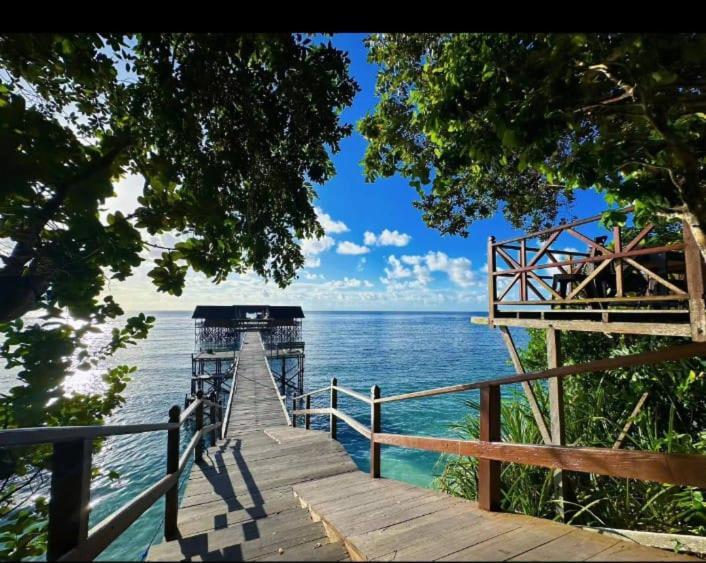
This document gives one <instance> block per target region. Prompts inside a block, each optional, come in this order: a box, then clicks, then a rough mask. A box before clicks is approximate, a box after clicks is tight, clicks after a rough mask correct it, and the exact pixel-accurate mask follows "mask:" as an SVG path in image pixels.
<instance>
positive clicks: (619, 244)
mask: <svg viewBox="0 0 706 563" xmlns="http://www.w3.org/2000/svg"><path fill="white" fill-rule="evenodd" d="M613 246H614V248H613V251H614V252H616V253H618V252H622V251H623V241H622V239H621V237H620V227H619V226H616V227H613ZM614 264H615V296H616V297H622V296H623V261H622V260H621V259H620V258H616V259H615V262H614Z"/></svg>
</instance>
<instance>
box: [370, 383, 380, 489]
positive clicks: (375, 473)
mask: <svg viewBox="0 0 706 563" xmlns="http://www.w3.org/2000/svg"><path fill="white" fill-rule="evenodd" d="M379 398H380V387H378V386H377V385H373V386H372V388H371V389H370V476H371V477H373V478H375V479H376V478H378V477H380V444H379V443H377V442H375V433H376V432H380V430H381V428H382V425H381V424H380V403H376V402H375V400H376V399H379Z"/></svg>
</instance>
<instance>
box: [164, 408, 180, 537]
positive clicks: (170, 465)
mask: <svg viewBox="0 0 706 563" xmlns="http://www.w3.org/2000/svg"><path fill="white" fill-rule="evenodd" d="M180 416H181V409H180V408H179V406H178V405H174V406H173V407H172V408H171V409H169V422H175V423H178V422H179V417H180ZM180 428H181V427H180V426H177V427H176V428H174V429H172V430H169V431H167V475H172V474H173V473H176V472H177V471H179V438H180V436H179V434H180ZM164 501H165V502H164V537H165V538H166V539H167V540H173V539H174V538H176V536H177V516H178V514H179V483H178V481H177V482H176V483H174V485H173V486H172V487H171V488H169V489H168V490H167V492H166V493H165V494H164Z"/></svg>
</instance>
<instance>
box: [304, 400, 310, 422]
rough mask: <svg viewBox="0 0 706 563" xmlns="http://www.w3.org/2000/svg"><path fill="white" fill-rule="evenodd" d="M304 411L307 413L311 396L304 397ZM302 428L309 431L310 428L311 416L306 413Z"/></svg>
mask: <svg viewBox="0 0 706 563" xmlns="http://www.w3.org/2000/svg"><path fill="white" fill-rule="evenodd" d="M305 408H306V410H307V411H308V410H309V409H310V408H311V395H307V396H306V407H305ZM304 428H306V429H307V430H309V428H311V415H310V414H309V413H308V412H307V413H306V414H305V415H304Z"/></svg>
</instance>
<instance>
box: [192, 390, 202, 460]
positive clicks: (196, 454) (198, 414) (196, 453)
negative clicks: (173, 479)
mask: <svg viewBox="0 0 706 563" xmlns="http://www.w3.org/2000/svg"><path fill="white" fill-rule="evenodd" d="M201 399H203V391H197V392H196V400H197V401H201ZM194 414H195V416H196V432H201V429H202V428H203V403H202V402H199V404H198V406H197V407H196V412H195V413H194ZM194 460H195V461H196V462H197V463H198V462H200V461H202V460H203V436H201V438H200V439H199V441H198V442H196V447H195V448H194Z"/></svg>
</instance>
